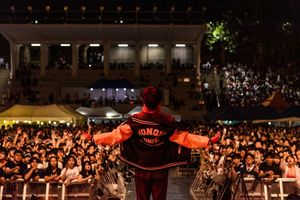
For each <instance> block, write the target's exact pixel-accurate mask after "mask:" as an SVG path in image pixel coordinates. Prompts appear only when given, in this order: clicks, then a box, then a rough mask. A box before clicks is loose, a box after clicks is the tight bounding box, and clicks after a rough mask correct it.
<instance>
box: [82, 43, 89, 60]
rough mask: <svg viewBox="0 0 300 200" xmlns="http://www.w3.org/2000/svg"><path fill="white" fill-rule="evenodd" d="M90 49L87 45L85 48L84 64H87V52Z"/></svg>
mask: <svg viewBox="0 0 300 200" xmlns="http://www.w3.org/2000/svg"><path fill="white" fill-rule="evenodd" d="M88 48H89V45H85V46H84V47H83V51H82V58H83V63H84V64H87V50H88Z"/></svg>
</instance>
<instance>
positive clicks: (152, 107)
mask: <svg viewBox="0 0 300 200" xmlns="http://www.w3.org/2000/svg"><path fill="white" fill-rule="evenodd" d="M142 98H143V102H144V106H143V108H142V111H141V112H140V113H137V114H134V115H133V116H131V117H130V118H129V119H128V120H127V121H126V122H124V123H122V124H121V125H119V126H118V127H117V128H116V129H114V130H113V131H112V132H107V133H101V134H96V135H93V136H92V135H88V134H87V135H86V136H85V137H86V138H87V139H90V140H92V141H94V142H95V143H96V144H102V145H110V146H112V145H115V144H118V143H121V155H120V159H121V160H123V161H124V162H126V163H128V164H130V165H132V166H134V167H135V184H136V194H137V200H149V199H150V196H151V194H152V199H153V200H165V199H166V196H167V185H168V169H169V168H170V167H174V166H178V165H184V164H187V163H188V161H189V156H190V150H189V149H191V148H206V147H208V146H209V145H210V144H213V143H216V142H217V141H218V139H219V137H220V133H219V132H218V134H217V135H216V136H214V137H212V138H209V137H206V136H200V135H194V134H191V133H189V132H188V131H186V130H185V129H184V128H183V127H182V125H181V124H179V123H177V122H176V121H175V120H174V118H173V117H172V116H170V115H167V114H165V113H162V112H161V111H160V102H161V100H162V93H161V91H160V90H159V89H158V88H156V87H153V86H150V87H147V88H145V89H144V91H143V93H142Z"/></svg>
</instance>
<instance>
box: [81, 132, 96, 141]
mask: <svg viewBox="0 0 300 200" xmlns="http://www.w3.org/2000/svg"><path fill="white" fill-rule="evenodd" d="M82 137H83V138H84V139H86V140H88V141H92V139H93V136H92V135H91V134H88V133H86V132H85V133H83V134H82Z"/></svg>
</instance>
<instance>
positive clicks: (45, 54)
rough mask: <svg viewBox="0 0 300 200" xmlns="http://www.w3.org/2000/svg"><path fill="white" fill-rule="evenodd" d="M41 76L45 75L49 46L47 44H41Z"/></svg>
mask: <svg viewBox="0 0 300 200" xmlns="http://www.w3.org/2000/svg"><path fill="white" fill-rule="evenodd" d="M40 59H41V73H40V75H41V76H45V73H46V67H47V66H48V59H49V46H48V44H41V58H40Z"/></svg>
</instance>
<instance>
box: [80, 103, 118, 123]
mask: <svg viewBox="0 0 300 200" xmlns="http://www.w3.org/2000/svg"><path fill="white" fill-rule="evenodd" d="M76 112H78V113H80V114H82V115H84V116H86V117H88V119H89V120H118V119H122V118H123V116H122V114H121V113H118V112H117V111H115V110H114V109H112V108H111V107H109V106H105V107H98V108H90V107H79V108H77V109H76Z"/></svg>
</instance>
